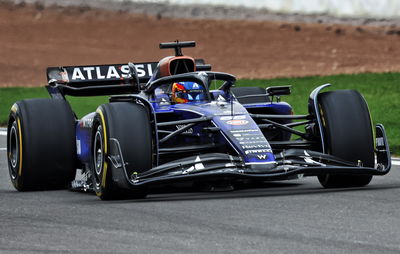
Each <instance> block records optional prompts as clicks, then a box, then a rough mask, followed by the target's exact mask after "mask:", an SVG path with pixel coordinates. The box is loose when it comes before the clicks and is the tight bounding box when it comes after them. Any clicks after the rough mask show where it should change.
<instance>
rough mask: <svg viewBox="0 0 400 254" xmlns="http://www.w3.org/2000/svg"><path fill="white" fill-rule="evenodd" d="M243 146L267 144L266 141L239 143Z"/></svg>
mask: <svg viewBox="0 0 400 254" xmlns="http://www.w3.org/2000/svg"><path fill="white" fill-rule="evenodd" d="M239 144H241V145H248V144H267V142H266V141H265V140H259V141H241V142H239Z"/></svg>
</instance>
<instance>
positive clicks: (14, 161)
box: [8, 122, 20, 180]
mask: <svg viewBox="0 0 400 254" xmlns="http://www.w3.org/2000/svg"><path fill="white" fill-rule="evenodd" d="M16 125H17V124H16V122H14V123H13V124H12V126H11V129H10V133H9V139H8V147H9V151H8V152H9V157H8V158H9V162H10V164H11V168H10V169H11V170H10V173H11V177H12V179H14V180H15V179H16V178H17V176H18V172H17V166H18V160H19V149H20V147H19V140H18V134H17V133H18V132H17V126H16Z"/></svg>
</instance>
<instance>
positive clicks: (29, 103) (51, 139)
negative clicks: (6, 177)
mask: <svg viewBox="0 0 400 254" xmlns="http://www.w3.org/2000/svg"><path fill="white" fill-rule="evenodd" d="M74 125H75V118H74V114H73V112H72V110H71V108H70V106H69V104H68V103H67V102H66V101H64V100H58V99H57V100H56V99H29V100H22V101H18V102H16V103H15V104H14V105H13V106H12V108H11V112H10V115H9V120H8V127H7V155H8V167H9V172H10V177H11V182H12V184H13V185H14V187H15V188H16V189H17V190H19V191H29V190H46V189H59V188H65V187H67V186H68V185H69V183H70V182H71V181H72V180H73V178H74V176H75V170H76V163H75V162H76V161H75V157H76V145H75V126H74Z"/></svg>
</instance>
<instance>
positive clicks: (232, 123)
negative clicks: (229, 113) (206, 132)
mask: <svg viewBox="0 0 400 254" xmlns="http://www.w3.org/2000/svg"><path fill="white" fill-rule="evenodd" d="M226 123H227V124H229V125H246V124H248V123H249V121H247V120H229V121H227V122H226Z"/></svg>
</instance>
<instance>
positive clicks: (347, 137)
mask: <svg viewBox="0 0 400 254" xmlns="http://www.w3.org/2000/svg"><path fill="white" fill-rule="evenodd" d="M319 102H320V112H321V118H322V123H323V128H324V135H325V139H326V143H327V144H326V149H327V151H326V152H327V153H329V154H331V155H334V156H337V157H339V158H342V159H344V160H347V161H351V162H354V163H359V162H361V163H362V165H363V166H364V167H374V164H375V162H374V160H375V157H374V140H373V131H372V125H371V118H370V114H369V110H368V106H367V103H366V102H365V100H364V98H363V97H362V95H361V94H360V93H358V92H357V91H353V90H339V91H332V92H325V93H322V94H320V97H319ZM371 179H372V175H336V174H326V175H321V176H318V180H319V181H320V183H321V184H322V186H324V187H325V188H334V187H361V186H365V185H367V184H369V183H370V182H371Z"/></svg>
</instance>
